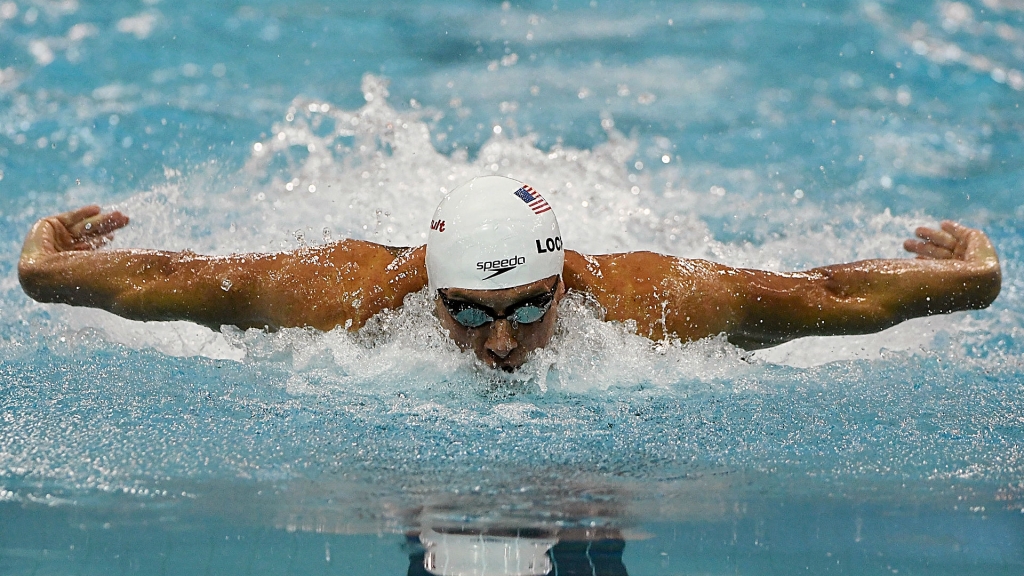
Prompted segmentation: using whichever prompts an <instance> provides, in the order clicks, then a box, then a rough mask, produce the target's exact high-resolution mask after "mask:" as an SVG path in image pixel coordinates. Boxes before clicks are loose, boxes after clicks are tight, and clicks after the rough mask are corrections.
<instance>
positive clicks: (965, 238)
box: [903, 220, 999, 269]
mask: <svg viewBox="0 0 1024 576" xmlns="http://www.w3.org/2000/svg"><path fill="white" fill-rule="evenodd" d="M914 233H915V234H916V235H917V237H918V238H920V240H914V239H911V240H907V241H906V242H904V243H903V248H904V249H905V250H906V251H907V252H913V253H914V254H917V257H918V258H919V259H921V260H963V261H965V262H972V263H977V264H982V265H989V266H995V267H996V268H997V269H998V268H999V257H998V256H997V255H996V249H995V248H994V247H993V246H992V242H991V241H990V240H989V239H988V236H986V235H985V233H984V232H982V231H981V230H975V229H974V228H968V227H967V226H964V225H962V224H958V223H956V222H952V221H949V220H944V221H943V222H942V224H940V228H939V229H938V230H936V229H934V228H926V227H924V226H921V227H920V228H918V229H917V230H915V231H914Z"/></svg>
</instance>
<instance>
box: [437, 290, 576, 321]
mask: <svg viewBox="0 0 1024 576" xmlns="http://www.w3.org/2000/svg"><path fill="white" fill-rule="evenodd" d="M557 289H558V285H557V284H555V287H554V288H552V289H551V291H550V292H545V293H544V294H541V295H539V296H535V297H533V298H530V299H528V300H525V301H523V302H520V303H519V305H518V306H516V307H515V308H513V309H512V311H511V312H509V313H507V314H497V313H495V312H494V310H492V309H490V308H486V307H484V306H480V305H479V304H473V303H472V302H466V301H463V300H452V299H450V298H448V296H446V295H445V293H444V290H443V289H442V290H438V291H437V294H438V296H440V297H441V303H442V304H444V307H445V309H446V310H448V313H449V314H451V315H452V318H454V319H455V321H456V322H458V323H459V324H461V325H463V326H465V327H466V328H479V327H481V326H483V325H484V324H489V323H491V322H494V321H495V320H501V319H504V318H507V319H508V320H509V322H511V323H512V327H513V328H515V327H517V326H518V325H519V324H533V323H534V322H537V321H538V320H540V319H541V318H543V317H544V315H545V314H547V313H548V310H550V309H551V303H552V302H554V300H555V290H557Z"/></svg>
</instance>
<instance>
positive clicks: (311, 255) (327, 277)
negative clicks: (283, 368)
mask: <svg viewBox="0 0 1024 576" xmlns="http://www.w3.org/2000/svg"><path fill="white" fill-rule="evenodd" d="M425 254H426V248H425V247H424V246H386V245H383V244H377V243H374V242H367V241H364V240H341V241H337V242H332V243H330V244H326V245H323V246H319V247H316V248H312V249H308V250H305V251H302V250H300V251H298V252H296V253H295V255H296V256H297V257H298V259H299V260H302V261H304V262H305V264H306V265H305V266H303V267H302V268H303V270H302V272H301V275H303V276H305V277H306V278H305V280H304V281H303V282H302V284H303V285H304V286H303V288H304V289H300V291H304V292H309V295H310V297H311V298H310V300H311V301H315V302H318V303H320V309H321V313H322V314H323V316H322V318H321V319H319V320H318V322H317V323H316V327H320V328H324V329H330V328H332V327H333V326H334V325H340V326H345V327H346V328H348V329H358V328H360V327H362V325H363V324H364V323H365V322H366V321H367V320H368V319H369V318H371V317H373V316H375V315H376V314H378V313H380V312H382V311H384V310H389V309H390V310H397V309H398V308H400V307H401V306H402V304H403V301H404V300H405V297H406V296H408V295H409V294H411V293H414V292H419V291H420V290H422V289H423V287H424V286H426V285H427V269H426V263H425ZM350 320H351V322H350Z"/></svg>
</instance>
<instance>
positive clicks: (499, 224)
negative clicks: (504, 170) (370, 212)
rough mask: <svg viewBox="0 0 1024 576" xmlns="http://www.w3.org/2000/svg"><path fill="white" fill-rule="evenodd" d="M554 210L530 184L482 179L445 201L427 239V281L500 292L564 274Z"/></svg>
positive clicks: (433, 287)
mask: <svg viewBox="0 0 1024 576" xmlns="http://www.w3.org/2000/svg"><path fill="white" fill-rule="evenodd" d="M564 262H565V253H564V252H563V251H562V235H561V233H560V232H559V231H558V221H557V220H556V219H555V213H554V211H552V210H551V206H550V205H548V203H547V201H546V200H544V198H542V197H541V195H540V193H538V192H537V191H536V190H534V189H533V188H531V187H530V186H528V185H526V184H523V183H522V182H519V181H518V180H513V179H511V178H505V177H503V176H481V177H480V178H474V179H473V180H472V181H470V182H468V183H466V184H463V185H462V186H459V187H458V188H456V189H454V190H452V191H451V192H449V193H448V195H446V196H445V197H444V199H442V200H441V203H440V204H439V205H438V206H437V210H435V211H434V219H433V220H431V222H430V235H429V236H427V280H428V282H429V284H430V290H431V293H433V292H434V291H435V290H437V289H438V288H466V289H471V290H500V289H502V288H512V287H513V286H522V285H523V284H529V283H531V282H536V281H537V280H542V279H544V278H548V277H551V276H555V275H561V274H562V265H563V264H564Z"/></svg>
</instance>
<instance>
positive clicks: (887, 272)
mask: <svg viewBox="0 0 1024 576" xmlns="http://www.w3.org/2000/svg"><path fill="white" fill-rule="evenodd" d="M916 233H917V236H918V238H919V239H914V240H907V241H906V242H905V243H904V248H905V249H906V250H907V251H909V252H912V253H915V254H917V259H914V260H904V259H880V260H864V261H861V262H853V263H850V264H836V265H832V266H823V267H820V268H814V269H811V270H808V271H806V272H801V273H795V274H773V273H769V272H761V271H752V270H738V271H737V273H736V274H735V275H734V276H733V281H732V282H731V284H732V286H733V288H732V291H733V292H735V293H736V294H738V295H739V301H738V306H739V309H738V317H737V320H738V322H737V323H736V324H735V325H734V326H732V327H731V329H730V330H729V339H730V341H732V342H733V343H735V344H737V345H740V346H743V347H744V348H750V349H753V348H763V347H766V346H774V345H776V344H781V343H783V342H786V341H788V340H793V339H795V338H799V337H802V336H835V335H846V334H866V333H870V332H877V331H880V330H884V329H886V328H889V327H891V326H894V325H896V324H899V323H900V322H903V321H905V320H909V319H911V318H917V317H920V316H930V315H934V314H949V313H951V312H957V311H961V310H977V309H981V308H986V307H988V306H989V305H990V304H991V303H992V302H993V301H994V300H995V299H996V296H998V295H999V290H1000V285H1001V279H1002V274H1001V269H1000V266H999V258H998V256H997V255H996V251H995V248H994V247H993V246H992V242H991V241H990V240H989V238H988V236H986V235H985V233H984V232H982V231H980V230H976V229H973V228H968V227H966V226H963V225H960V224H957V223H955V222H949V221H946V222H943V223H942V225H941V228H939V229H932V228H925V227H921V228H918V229H917V231H916Z"/></svg>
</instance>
